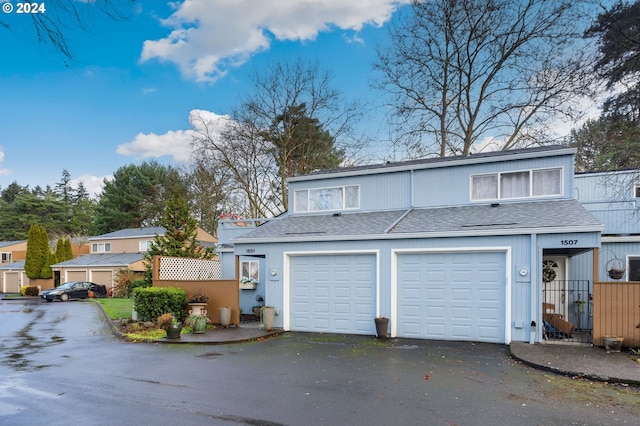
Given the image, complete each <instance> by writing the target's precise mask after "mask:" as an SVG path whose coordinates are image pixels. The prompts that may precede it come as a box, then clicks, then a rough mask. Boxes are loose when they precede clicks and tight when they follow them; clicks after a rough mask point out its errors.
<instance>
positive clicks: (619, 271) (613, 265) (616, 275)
mask: <svg viewBox="0 0 640 426" xmlns="http://www.w3.org/2000/svg"><path fill="white" fill-rule="evenodd" d="M605 268H606V269H607V274H609V278H611V279H613V280H620V279H622V277H624V273H625V267H624V262H623V261H622V260H621V259H618V258H617V257H614V258H613V259H611V260H609V261H608V262H607V264H606V266H605Z"/></svg>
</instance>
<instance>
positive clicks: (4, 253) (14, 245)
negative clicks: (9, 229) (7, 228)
mask: <svg viewBox="0 0 640 426" xmlns="http://www.w3.org/2000/svg"><path fill="white" fill-rule="evenodd" d="M26 252H27V240H21V241H0V264H4V263H13V262H17V261H19V260H24V258H25V254H26Z"/></svg>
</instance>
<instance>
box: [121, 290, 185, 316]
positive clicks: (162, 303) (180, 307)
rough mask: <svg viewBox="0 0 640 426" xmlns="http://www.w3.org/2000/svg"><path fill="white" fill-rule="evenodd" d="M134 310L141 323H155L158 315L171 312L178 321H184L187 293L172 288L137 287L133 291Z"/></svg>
mask: <svg viewBox="0 0 640 426" xmlns="http://www.w3.org/2000/svg"><path fill="white" fill-rule="evenodd" d="M133 300H134V302H133V303H134V309H135V310H136V312H137V313H138V315H139V316H140V319H141V320H142V321H155V320H156V319H157V318H158V317H159V316H160V315H162V314H165V313H167V312H172V313H173V314H174V315H175V317H176V319H177V320H178V321H182V320H184V316H185V310H186V308H187V304H188V303H187V293H186V292H185V291H184V290H183V289H181V288H173V287H165V288H160V287H147V288H142V287H138V288H136V289H135V290H133Z"/></svg>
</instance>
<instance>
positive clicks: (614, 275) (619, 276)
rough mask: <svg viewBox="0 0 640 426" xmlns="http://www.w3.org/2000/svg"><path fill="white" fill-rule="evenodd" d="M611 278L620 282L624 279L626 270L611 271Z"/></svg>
mask: <svg viewBox="0 0 640 426" xmlns="http://www.w3.org/2000/svg"><path fill="white" fill-rule="evenodd" d="M608 273H609V278H611V279H613V280H619V279H622V277H624V269H609V271H608Z"/></svg>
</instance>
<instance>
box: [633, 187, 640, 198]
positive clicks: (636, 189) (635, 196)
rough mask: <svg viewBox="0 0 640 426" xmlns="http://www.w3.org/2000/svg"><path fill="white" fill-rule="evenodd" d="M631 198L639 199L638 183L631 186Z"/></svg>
mask: <svg viewBox="0 0 640 426" xmlns="http://www.w3.org/2000/svg"><path fill="white" fill-rule="evenodd" d="M633 198H640V183H634V184H633Z"/></svg>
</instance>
